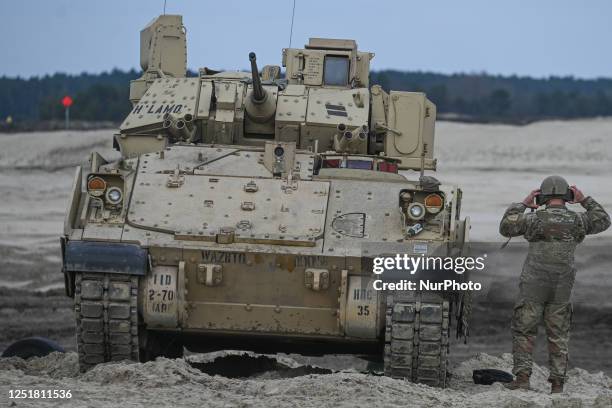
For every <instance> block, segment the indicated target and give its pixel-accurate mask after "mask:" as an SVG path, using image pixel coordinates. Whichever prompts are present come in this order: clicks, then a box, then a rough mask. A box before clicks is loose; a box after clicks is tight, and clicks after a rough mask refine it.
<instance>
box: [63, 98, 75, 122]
mask: <svg viewBox="0 0 612 408" xmlns="http://www.w3.org/2000/svg"><path fill="white" fill-rule="evenodd" d="M72 102H73V100H72V98H71V97H70V96H68V95H66V96H64V97H63V98H62V105H63V106H64V109H65V111H66V129H68V128H69V127H70V106H72Z"/></svg>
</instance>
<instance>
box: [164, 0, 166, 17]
mask: <svg viewBox="0 0 612 408" xmlns="http://www.w3.org/2000/svg"><path fill="white" fill-rule="evenodd" d="M165 15H166V0H164V16H165Z"/></svg>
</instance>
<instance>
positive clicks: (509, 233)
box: [499, 203, 531, 238]
mask: <svg viewBox="0 0 612 408" xmlns="http://www.w3.org/2000/svg"><path fill="white" fill-rule="evenodd" d="M525 209H527V206H526V205H525V204H523V203H514V204H511V205H510V207H508V209H507V210H506V212H505V213H504V216H503V217H502V220H501V222H500V223H499V233H500V234H502V235H503V236H504V237H507V238H510V237H516V236H519V235H523V234H525V232H526V231H527V228H528V227H529V224H530V220H531V214H529V213H528V214H524V212H525Z"/></svg>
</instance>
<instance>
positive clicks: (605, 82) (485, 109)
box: [0, 69, 612, 123]
mask: <svg viewBox="0 0 612 408" xmlns="http://www.w3.org/2000/svg"><path fill="white" fill-rule="evenodd" d="M139 75H140V74H139V72H137V71H136V70H131V71H121V70H117V69H116V70H113V71H110V72H104V73H101V74H87V73H82V74H79V75H66V74H54V75H48V76H44V77H33V78H29V79H23V78H8V77H0V122H4V121H5V119H6V118H7V117H9V116H10V117H11V118H12V119H13V121H14V123H18V122H29V123H33V122H40V121H53V120H62V118H63V115H64V108H63V107H62V105H61V103H60V100H61V98H62V97H63V96H64V95H70V96H71V97H72V98H73V99H74V105H73V106H72V107H71V118H73V119H75V120H81V121H96V122H102V121H106V122H114V123H119V122H121V120H123V118H124V117H125V116H126V115H127V113H128V112H129V111H130V108H131V104H130V102H129V100H128V97H129V82H130V80H133V79H136V78H137V77H138V76H139ZM190 75H195V73H193V72H191V73H190ZM370 82H371V83H372V84H380V85H381V86H382V87H383V88H384V89H385V90H387V91H388V90H390V89H395V90H406V91H419V92H426V93H427V94H428V97H429V99H431V100H432V101H433V102H434V103H435V104H436V105H437V107H438V112H439V113H440V114H442V117H447V118H455V119H458V120H467V121H477V122H478V121H481V122H486V121H501V122H519V123H520V122H529V121H534V120H541V119H549V118H586V117H595V116H612V79H606V78H600V79H577V78H573V77H549V78H543V79H536V78H529V77H518V76H496V75H488V74H485V73H478V74H453V75H446V74H437V73H430V72H402V71H395V70H384V71H375V72H373V73H372V74H371V81H370Z"/></svg>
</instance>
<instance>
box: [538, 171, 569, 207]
mask: <svg viewBox="0 0 612 408" xmlns="http://www.w3.org/2000/svg"><path fill="white" fill-rule="evenodd" d="M537 198H538V200H537V202H538V204H544V203H546V202H547V201H548V200H550V199H552V198H562V199H564V200H565V201H572V200H573V199H574V194H573V191H572V190H571V189H570V187H569V184H568V183H567V181H565V179H564V178H563V177H561V176H548V177H546V178H545V179H544V180H543V181H542V184H541V185H540V195H538V197H537Z"/></svg>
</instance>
